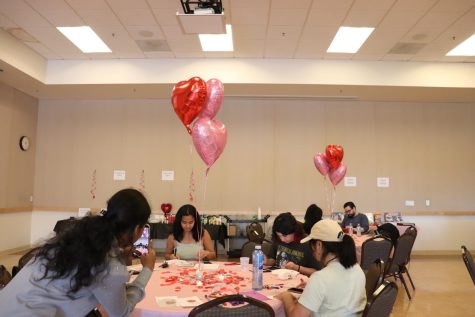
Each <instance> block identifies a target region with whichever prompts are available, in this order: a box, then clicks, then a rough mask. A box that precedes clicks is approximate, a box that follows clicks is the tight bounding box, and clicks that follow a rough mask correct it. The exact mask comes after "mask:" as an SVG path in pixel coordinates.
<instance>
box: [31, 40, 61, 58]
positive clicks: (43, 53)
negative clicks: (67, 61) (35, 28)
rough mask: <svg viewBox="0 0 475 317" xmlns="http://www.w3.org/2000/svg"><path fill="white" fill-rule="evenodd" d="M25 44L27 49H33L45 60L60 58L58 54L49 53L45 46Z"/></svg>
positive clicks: (33, 43) (34, 43) (32, 43)
mask: <svg viewBox="0 0 475 317" xmlns="http://www.w3.org/2000/svg"><path fill="white" fill-rule="evenodd" d="M25 44H26V45H28V46H29V47H31V48H32V49H34V50H35V51H36V52H38V53H39V54H41V56H43V57H44V58H46V59H59V58H60V56H59V55H58V54H56V53H54V52H53V51H51V50H50V49H49V48H47V47H46V46H44V45H43V44H41V43H36V42H26V43H25Z"/></svg>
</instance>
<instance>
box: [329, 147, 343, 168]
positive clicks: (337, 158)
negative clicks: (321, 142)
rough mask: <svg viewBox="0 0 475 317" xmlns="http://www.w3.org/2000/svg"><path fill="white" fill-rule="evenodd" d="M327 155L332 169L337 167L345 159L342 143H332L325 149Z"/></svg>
mask: <svg viewBox="0 0 475 317" xmlns="http://www.w3.org/2000/svg"><path fill="white" fill-rule="evenodd" d="M325 156H326V158H327V161H328V164H329V165H330V167H331V168H332V169H336V168H337V167H338V166H339V165H340V163H341V161H342V160H343V148H342V147H341V145H334V144H330V145H328V146H327V148H326V150H325Z"/></svg>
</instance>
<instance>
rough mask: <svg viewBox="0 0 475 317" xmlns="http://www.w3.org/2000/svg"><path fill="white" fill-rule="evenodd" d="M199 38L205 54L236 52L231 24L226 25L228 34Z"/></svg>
mask: <svg viewBox="0 0 475 317" xmlns="http://www.w3.org/2000/svg"><path fill="white" fill-rule="evenodd" d="M198 36H199V38H200V42H201V49H202V50H203V51H204V52H232V51H233V50H234V47H233V31H232V28H231V24H226V34H198Z"/></svg>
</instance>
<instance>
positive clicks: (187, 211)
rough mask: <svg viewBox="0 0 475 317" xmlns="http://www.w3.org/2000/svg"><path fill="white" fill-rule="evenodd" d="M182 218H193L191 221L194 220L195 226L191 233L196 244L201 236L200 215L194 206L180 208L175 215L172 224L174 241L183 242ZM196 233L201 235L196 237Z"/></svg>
mask: <svg viewBox="0 0 475 317" xmlns="http://www.w3.org/2000/svg"><path fill="white" fill-rule="evenodd" d="M183 216H193V219H195V225H194V226H193V229H192V230H191V233H192V235H193V239H194V240H195V241H196V242H198V241H199V240H200V239H199V238H200V237H202V236H203V228H202V226H201V220H200V215H199V214H198V211H197V210H196V208H195V206H193V205H189V204H187V205H183V206H181V207H180V209H178V211H177V213H176V215H175V221H174V222H173V237H174V238H175V240H176V241H181V240H183V228H182V226H181V219H182V218H183ZM198 232H200V233H201V234H199V235H198Z"/></svg>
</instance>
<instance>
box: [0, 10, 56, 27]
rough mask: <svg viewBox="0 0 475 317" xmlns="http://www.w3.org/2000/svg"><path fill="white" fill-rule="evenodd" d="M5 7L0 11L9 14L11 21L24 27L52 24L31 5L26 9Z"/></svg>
mask: <svg viewBox="0 0 475 317" xmlns="http://www.w3.org/2000/svg"><path fill="white" fill-rule="evenodd" d="M5 9H6V8H1V9H0V10H1V11H0V13H2V14H4V15H7V16H8V18H9V19H10V20H11V21H13V22H14V23H16V24H18V26H20V27H22V28H25V27H48V26H51V24H50V23H49V22H48V21H47V20H46V19H45V18H43V17H42V16H41V15H40V14H38V13H37V12H36V11H34V10H33V9H31V8H29V7H28V8H27V9H26V10H17V9H11V10H9V9H8V10H5Z"/></svg>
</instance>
